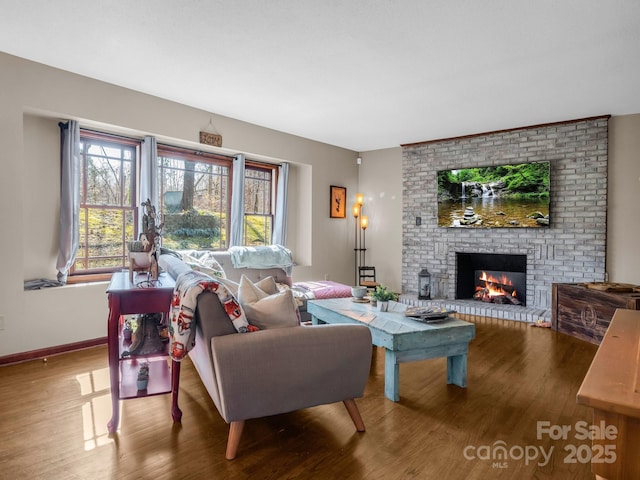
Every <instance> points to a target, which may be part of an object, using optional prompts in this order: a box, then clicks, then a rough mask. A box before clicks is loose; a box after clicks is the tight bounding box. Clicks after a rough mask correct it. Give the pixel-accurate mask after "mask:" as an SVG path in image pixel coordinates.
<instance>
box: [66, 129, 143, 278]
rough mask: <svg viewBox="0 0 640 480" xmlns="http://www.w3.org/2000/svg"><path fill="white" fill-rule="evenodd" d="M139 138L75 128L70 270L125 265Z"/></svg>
mask: <svg viewBox="0 0 640 480" xmlns="http://www.w3.org/2000/svg"><path fill="white" fill-rule="evenodd" d="M138 146H139V142H135V141H132V140H127V139H120V138H117V137H109V136H107V135H102V134H96V133H94V132H88V131H81V132H80V154H81V157H82V158H81V161H82V170H81V178H80V235H79V246H78V252H77V254H76V260H75V262H74V265H73V267H72V270H71V272H72V273H75V274H78V273H101V272H109V271H113V270H115V269H120V268H123V267H124V266H125V256H126V251H125V241H126V240H131V239H133V238H135V237H134V236H135V233H136V232H135V218H136V210H135V184H136V181H135V180H136V175H135V172H136V169H135V165H136V158H137V151H138Z"/></svg>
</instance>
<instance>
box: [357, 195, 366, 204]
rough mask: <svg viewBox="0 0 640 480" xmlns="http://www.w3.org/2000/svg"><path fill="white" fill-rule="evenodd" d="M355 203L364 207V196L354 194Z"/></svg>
mask: <svg viewBox="0 0 640 480" xmlns="http://www.w3.org/2000/svg"><path fill="white" fill-rule="evenodd" d="M356 203H357V204H358V205H360V206H362V205H364V195H363V194H362V193H356Z"/></svg>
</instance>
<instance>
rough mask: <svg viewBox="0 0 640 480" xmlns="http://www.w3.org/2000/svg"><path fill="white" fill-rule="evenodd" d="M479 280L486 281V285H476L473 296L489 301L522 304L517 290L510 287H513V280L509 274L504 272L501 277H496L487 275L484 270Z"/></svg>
mask: <svg viewBox="0 0 640 480" xmlns="http://www.w3.org/2000/svg"><path fill="white" fill-rule="evenodd" d="M478 280H480V281H481V282H484V285H483V286H477V287H476V293H475V294H474V296H473V298H475V299H478V300H482V301H483V302H489V303H491V302H494V303H513V304H520V301H519V300H518V295H517V292H516V290H515V289H513V288H509V287H513V282H512V281H511V280H510V279H509V277H508V276H506V275H504V274H503V275H500V277H494V276H493V275H487V272H482V275H480V277H479V278H478Z"/></svg>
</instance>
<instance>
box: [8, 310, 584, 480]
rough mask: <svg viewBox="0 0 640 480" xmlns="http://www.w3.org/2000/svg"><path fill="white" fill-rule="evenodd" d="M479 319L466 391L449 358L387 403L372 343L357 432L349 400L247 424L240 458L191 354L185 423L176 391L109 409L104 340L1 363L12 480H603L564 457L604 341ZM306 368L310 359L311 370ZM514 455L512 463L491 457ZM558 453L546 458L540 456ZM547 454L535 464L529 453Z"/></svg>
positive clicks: (412, 367)
mask: <svg viewBox="0 0 640 480" xmlns="http://www.w3.org/2000/svg"><path fill="white" fill-rule="evenodd" d="M465 319H467V320H469V321H473V322H474V323H475V324H476V338H475V340H473V341H472V342H471V345H470V352H469V364H468V388H466V389H462V388H459V387H456V386H448V385H446V361H445V360H444V359H433V360H424V361H420V362H414V363H408V364H402V365H401V366H400V401H399V402H398V403H394V402H391V401H389V400H387V399H386V398H385V397H384V393H383V390H384V351H383V350H382V349H379V348H376V349H374V354H373V363H372V368H371V376H370V380H369V383H368V385H367V389H366V392H365V396H364V397H363V398H361V399H359V400H358V401H357V402H358V406H359V408H360V412H361V414H362V417H363V419H364V422H365V424H366V427H367V431H366V432H364V433H358V432H356V430H355V428H354V426H353V423H352V422H351V419H350V418H349V416H348V414H347V411H346V410H345V408H344V406H343V405H342V403H338V404H334V405H326V406H320V407H315V408H310V409H307V410H303V411H298V412H293V413H289V414H285V415H279V416H275V417H270V418H264V419H256V420H250V421H247V424H246V426H245V429H244V433H243V436H242V440H241V442H240V448H239V451H238V457H237V458H236V459H235V460H233V461H227V460H225V458H224V453H225V445H226V439H227V432H228V426H227V425H226V424H225V423H224V422H223V421H222V419H221V418H220V416H219V415H218V413H217V411H216V410H215V408H214V407H213V403H212V402H211V400H210V398H209V397H208V395H207V393H206V391H205V389H204V388H203V387H202V385H201V383H200V381H199V378H198V376H197V374H196V373H195V370H194V368H193V366H192V365H191V363H190V362H189V360H185V361H184V363H183V367H182V379H181V385H180V387H181V389H180V406H181V408H182V410H183V417H182V425H178V424H176V425H174V424H172V422H171V417H170V413H169V412H170V397H169V395H161V396H155V397H148V398H143V399H134V400H127V401H124V402H122V414H121V417H122V418H121V423H120V429H119V431H118V433H117V434H115V435H114V436H113V437H111V438H110V437H109V436H108V434H107V431H106V424H107V421H108V419H109V417H110V415H111V407H110V396H109V375H108V369H107V350H106V347H102V346H101V347H95V348H91V349H87V350H83V351H80V352H73V353H68V354H63V355H59V356H54V357H51V358H49V359H48V361H47V362H46V363H45V362H43V361H42V360H38V361H32V362H27V363H23V364H18V365H10V366H5V367H1V368H0V438H1V440H0V441H1V447H0V465H1V466H0V478H2V479H15V478H24V479H47V480H54V479H65V480H69V479H71V480H76V479H77V480H80V479H82V480H87V479H131V480H138V479H180V480H183V479H209V478H216V479H227V478H229V479H245V478H246V479H249V478H251V479H308V478H319V479H325V478H327V479H331V478H334V479H341V480H342V479H363V478H366V479H437V480H446V479H483V480H485V479H493V478H504V479H562V480H567V479H591V478H594V477H593V475H591V473H590V465H589V464H588V463H580V462H577V463H566V461H567V459H569V460H570V459H571V457H570V455H569V453H570V451H569V450H566V449H571V448H572V446H575V447H579V446H580V445H583V444H585V445H589V441H588V440H577V439H575V438H574V431H573V430H574V427H575V424H576V422H579V421H585V422H588V423H589V424H590V423H591V412H590V411H589V410H588V409H587V408H585V407H582V406H579V405H576V401H575V397H576V393H577V391H578V388H579V386H580V384H581V382H582V378H583V377H584V375H585V373H586V371H587V369H588V367H589V365H590V363H591V360H592V359H593V356H594V354H595V351H596V346H594V345H591V344H589V343H586V342H583V341H580V340H577V339H574V338H572V337H569V336H566V335H564V334H559V333H556V332H554V331H552V330H549V329H543V328H535V327H531V326H529V325H528V324H524V323H519V322H512V321H508V320H495V319H489V318H480V317H465ZM300 368H304V365H300ZM543 421H547V422H549V424H550V425H560V426H565V425H566V426H570V427H571V429H572V431H571V432H570V433H569V434H568V436H567V439H566V440H551V439H550V438H549V437H548V436H547V435H543V436H542V438H538V435H537V434H538V432H537V422H543ZM500 446H503V447H506V449H507V456H506V458H505V457H503V459H502V460H492V459H485V458H486V456H487V455H491V454H492V453H500V451H501V450H500V449H499V448H498V447H500ZM541 449H544V451H545V452H546V453H548V452H549V450H550V449H552V452H551V455H550V460H549V461H548V463H547V464H544V465H543V463H544V459H543V457H542V455H541V454H540V450H541ZM534 450H535V452H536V453H538V457H537V458H535V459H531V460H527V459H526V458H521V456H520V453H522V452H527V451H528V452H529V454H530V455H533V453H534Z"/></svg>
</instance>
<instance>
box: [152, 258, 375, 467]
mask: <svg viewBox="0 0 640 480" xmlns="http://www.w3.org/2000/svg"><path fill="white" fill-rule="evenodd" d="M218 257H220V258H219V260H218V261H219V263H220V264H221V265H222V266H223V268H225V267H226V268H225V273H226V274H227V278H230V279H232V280H234V279H238V280H239V278H240V276H241V275H242V274H244V275H246V276H247V277H248V278H250V279H251V280H253V281H257V280H259V279H261V278H264V277H265V276H268V275H273V274H275V276H276V280H277V281H279V282H283V283H289V284H291V279H290V278H289V277H287V275H286V273H285V272H284V271H282V270H280V269H275V270H279V271H267V270H254V269H248V268H245V269H241V270H242V271H240V270H235V269H233V268H232V267H231V268H229V267H230V265H231V264H230V258H229V256H228V254H224V253H221V254H220V255H219V256H218V255H217V254H216V258H217V259H218ZM227 262H228V263H227ZM159 264H160V266H161V267H162V268H163V269H164V270H166V271H167V272H168V273H169V274H170V275H171V276H172V277H173V278H177V277H178V275H179V274H180V273H182V272H184V271H186V270H189V268H190V267H189V266H188V265H187V264H185V263H184V262H182V261H181V260H179V259H178V258H176V257H174V256H172V255H161V256H160V260H159ZM227 268H229V270H227ZM195 318H196V322H197V326H196V337H195V346H194V347H193V348H192V349H191V350H190V351H189V357H190V358H191V361H192V362H193V364H194V365H195V367H196V370H197V371H198V374H199V375H200V378H201V379H202V382H203V384H204V386H205V388H206V389H207V392H208V393H209V395H210V396H211V399H212V400H213V403H214V405H215V406H216V408H217V410H218V412H219V413H220V415H221V416H222V418H223V419H224V421H225V422H227V423H229V424H230V429H229V438H228V441H227V449H226V453H225V456H226V458H227V459H233V458H235V456H236V454H237V450H238V445H239V441H240V436H241V434H242V429H243V427H244V424H245V421H246V420H249V419H252V418H259V417H265V416H270V415H276V414H281V413H286V412H291V411H295V410H299V409H303V408H308V407H313V406H316V405H322V404H328V403H334V402H340V401H341V402H344V404H345V406H346V408H347V411H348V412H349V415H350V416H351V419H352V421H353V422H354V424H355V426H356V429H357V430H358V431H364V428H365V427H364V423H363V421H362V419H361V417H360V414H359V411H358V407H357V405H356V403H355V400H354V399H355V398H359V397H362V395H363V394H364V388H365V385H366V382H367V379H368V376H369V368H370V362H371V350H372V344H371V333H370V331H369V329H368V328H367V327H365V326H361V325H322V326H298V327H288V328H276V329H267V330H261V331H257V332H251V333H236V331H235V329H234V327H233V325H232V323H231V322H230V321H229V319H228V316H227V314H226V313H225V311H224V309H223V307H222V305H221V303H220V301H219V299H218V297H217V296H216V295H215V294H213V293H210V292H205V293H202V294H201V295H200V296H199V297H198V302H197V308H196V316H195Z"/></svg>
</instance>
